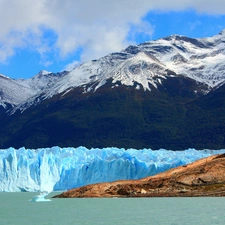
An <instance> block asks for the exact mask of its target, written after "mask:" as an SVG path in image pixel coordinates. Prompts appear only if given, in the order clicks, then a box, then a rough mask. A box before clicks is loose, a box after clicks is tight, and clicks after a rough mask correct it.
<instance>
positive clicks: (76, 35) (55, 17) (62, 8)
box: [0, 0, 225, 63]
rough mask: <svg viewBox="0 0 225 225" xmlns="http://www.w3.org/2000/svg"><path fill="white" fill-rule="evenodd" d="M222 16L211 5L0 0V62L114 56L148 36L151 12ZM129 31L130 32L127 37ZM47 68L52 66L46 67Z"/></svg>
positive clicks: (160, 0) (215, 3) (218, 4)
mask: <svg viewBox="0 0 225 225" xmlns="http://www.w3.org/2000/svg"><path fill="white" fill-rule="evenodd" d="M186 9H193V10H196V11H197V12H199V13H209V14H224V13H225V2H224V1H222V0H210V1H207V4H206V2H205V1H203V0H195V1H194V0H191V1H190V0H183V1H178V0H171V1H167V0H157V1H156V0H153V1H147V0H142V1H134V0H129V1H128V0H124V1H122V2H121V1H118V0H115V1H104V0H95V1H92V0H89V1H82V0H77V1H73V0H66V1H62V0H39V1H35V3H34V1H32V0H8V1H5V0H0V13H1V17H2V18H4V19H2V20H1V21H0V26H1V33H0V62H6V61H7V59H8V58H9V57H11V56H13V55H14V54H15V51H16V50H17V49H24V48H27V49H29V50H30V51H37V52H38V53H39V54H40V55H41V57H42V58H43V59H44V60H43V61H45V62H46V61H48V59H46V54H48V53H51V54H54V55H56V56H57V57H58V58H63V57H65V56H67V55H68V54H72V53H74V52H76V51H77V50H78V49H82V54H81V61H84V60H85V61H86V60H89V59H92V58H96V57H99V56H102V55H104V54H106V53H108V52H114V51H118V50H120V49H122V48H124V47H125V46H127V45H128V44H129V42H132V41H134V40H132V36H131V37H130V38H129V39H128V35H129V34H132V35H133V37H134V36H135V34H136V33H143V34H144V35H148V36H149V37H150V36H151V34H152V33H153V32H154V28H153V26H151V24H150V23H149V22H147V21H143V17H144V16H145V15H146V13H148V12H149V11H151V10H163V11H170V10H175V11H176V10H186ZM131 29H132V32H131ZM48 63H50V62H48Z"/></svg>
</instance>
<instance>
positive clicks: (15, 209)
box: [0, 192, 225, 225]
mask: <svg viewBox="0 0 225 225" xmlns="http://www.w3.org/2000/svg"><path fill="white" fill-rule="evenodd" d="M55 194H58V193H51V195H49V196H48V197H47V198H49V197H51V196H53V195H55ZM35 195H37V193H27V192H26V193H5V192H0V224H1V225H31V224H32V225H70V224H71V225H74V224H76V225H77V224H78V225H79V224H81V225H86V224H87V225H101V224H102V225H116V224H120V225H123V224H124V225H125V224H129V225H134V224H135V225H139V224H141V225H144V224H146V225H147V224H148V225H190V224H193V225H214V224H215V225H216V224H221V225H224V224H225V214H224V207H225V198H223V197H198V198H177V197H176V198H109V199H107V198H101V199H97V198H91V199H88V198H83V199H51V201H48V202H47V201H46V202H31V201H29V200H30V199H32V197H33V196H35Z"/></svg>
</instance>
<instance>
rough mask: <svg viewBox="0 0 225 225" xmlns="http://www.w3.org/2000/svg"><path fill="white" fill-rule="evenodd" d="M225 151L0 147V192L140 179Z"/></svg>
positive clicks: (45, 190)
mask: <svg viewBox="0 0 225 225" xmlns="http://www.w3.org/2000/svg"><path fill="white" fill-rule="evenodd" d="M224 152H225V150H201V151H198V150H195V149H188V150H184V151H169V150H165V149H160V150H156V151H153V150H151V149H142V150H135V149H128V150H125V149H119V148H103V149H98V148H95V149H87V148H85V147H78V148H60V147H52V148H43V149H35V150H32V149H25V148H20V149H18V150H16V149H14V148H9V149H5V150H0V191H5V192H18V191H29V192H51V191H63V190H68V189H71V188H75V187H80V186H83V185H87V184H92V183H99V182H106V181H115V180H122V179H140V178H143V177H147V176H150V175H155V174H157V173H160V172H163V171H166V170H168V169H170V168H174V167H177V166H180V165H185V164H188V163H191V162H193V161H195V160H197V159H200V158H203V157H207V156H210V155H213V154H218V153H224Z"/></svg>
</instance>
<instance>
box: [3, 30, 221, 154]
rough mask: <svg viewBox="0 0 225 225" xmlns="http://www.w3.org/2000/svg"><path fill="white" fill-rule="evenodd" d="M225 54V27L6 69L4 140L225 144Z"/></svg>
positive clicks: (35, 144) (6, 143)
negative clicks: (81, 59) (48, 67)
mask: <svg viewBox="0 0 225 225" xmlns="http://www.w3.org/2000/svg"><path fill="white" fill-rule="evenodd" d="M224 59H225V30H224V31H222V32H221V33H220V34H218V35H215V36H213V37H208V38H201V39H194V38H188V37H184V36H179V35H172V36H169V37H166V38H161V39H159V40H155V41H149V42H146V43H142V44H140V45H135V46H129V47H127V48H126V49H124V50H122V51H121V52H116V53H111V54H109V55H107V56H105V57H102V58H100V59H97V60H92V61H90V62H87V63H84V64H81V65H79V66H77V67H76V68H74V69H73V70H71V71H65V72H61V73H56V74H55V73H51V72H47V71H41V72H40V73H39V74H37V75H36V76H34V77H32V78H30V79H27V80H21V79H20V80H13V79H10V78H8V77H6V76H4V75H0V148H8V147H15V148H19V147H22V146H25V147H26V148H40V147H51V146H56V145H58V146H62V147H68V146H73V147H79V146H85V147H87V148H92V147H100V148H103V147H109V146H114V147H119V148H131V147H132V148H137V149H140V148H152V149H160V148H165V149H175V150H177V149H185V148H190V147H193V148H196V149H204V148H208V149H219V148H225V135H224V134H225V60H224Z"/></svg>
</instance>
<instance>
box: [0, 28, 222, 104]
mask: <svg viewBox="0 0 225 225" xmlns="http://www.w3.org/2000/svg"><path fill="white" fill-rule="evenodd" d="M224 57H225V30H223V31H222V32H221V33H220V34H218V35H215V36H213V37H209V38H198V39H195V38H189V37H185V36H179V35H172V36H169V37H165V38H161V39H158V40H155V41H149V42H145V43H142V44H140V45H134V46H129V47H127V48H126V49H125V50H123V51H121V52H115V53H111V54H109V55H107V56H105V57H102V58H100V59H98V60H92V61H90V62H87V63H84V64H81V65H79V66H77V67H76V68H74V69H73V70H71V71H69V72H63V73H58V74H54V73H51V72H48V71H45V70H42V71H40V72H39V73H38V74H37V75H36V76H34V77H32V78H30V79H28V80H12V79H8V81H7V82H8V83H7V84H6V81H4V82H1V83H0V95H1V99H4V98H5V99H4V101H6V102H10V103H11V104H14V105H18V107H19V108H20V107H21V103H25V104H23V107H22V108H26V107H27V106H28V105H32V104H33V103H34V102H35V101H36V100H35V99H37V98H39V96H42V98H49V97H52V96H53V95H55V94H59V93H63V92H64V93H65V92H67V91H68V90H71V89H73V88H74V87H82V88H83V91H84V93H85V92H89V91H96V90H97V89H98V88H99V87H101V86H103V85H104V84H105V83H106V82H107V80H109V79H112V82H113V83H114V84H115V83H121V84H123V85H127V86H134V85H135V86H136V88H138V89H140V87H142V88H143V89H144V90H151V88H152V86H153V87H155V88H157V87H158V85H161V84H162V80H163V79H167V77H168V76H176V75H182V76H185V77H188V78H192V79H194V80H196V81H197V82H201V83H204V84H206V85H208V87H209V89H210V88H213V87H216V86H218V85H220V84H222V83H224V82H225V74H224V70H225V61H224ZM1 78H2V80H3V78H4V76H2V75H1V76H0V79H1ZM5 80H6V79H5ZM13 85H14V86H13ZM21 87H22V89H21ZM21 90H23V91H22V92H21ZM11 92H12V93H13V94H12V93H11ZM7 93H8V94H7ZM5 96H7V97H5ZM21 96H22V97H21ZM1 101H2V102H3V100H1ZM28 103H29V104H28Z"/></svg>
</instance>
